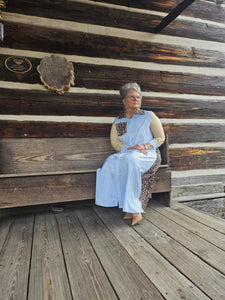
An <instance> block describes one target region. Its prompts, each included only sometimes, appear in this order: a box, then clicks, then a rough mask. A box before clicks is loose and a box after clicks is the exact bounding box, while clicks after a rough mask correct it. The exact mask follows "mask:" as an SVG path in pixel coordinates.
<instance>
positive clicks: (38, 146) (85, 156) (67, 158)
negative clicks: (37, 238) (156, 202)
mask: <svg viewBox="0 0 225 300" xmlns="http://www.w3.org/2000/svg"><path fill="white" fill-rule="evenodd" d="M160 151H161V156H162V164H161V166H160V168H159V170H158V171H157V174H156V178H155V182H154V184H153V188H152V194H153V197H156V198H159V199H160V200H164V201H165V202H166V204H167V205H169V202H170V191H171V172H170V170H169V167H168V142H167V140H166V142H165V143H164V144H163V145H162V146H161V147H160ZM112 153H114V150H113V149H112V146H111V144H110V141H109V138H42V139H37V138H29V139H27V138H20V139H18V138H17V139H14V138H11V139H2V140H1V141H0V173H1V174H0V208H8V207H19V206H28V205H37V204H49V203H60V202H68V201H78V200H87V199H94V198H95V179H96V169H97V168H99V167H101V166H102V164H103V162H104V160H105V158H106V157H107V156H109V155H110V154H112Z"/></svg>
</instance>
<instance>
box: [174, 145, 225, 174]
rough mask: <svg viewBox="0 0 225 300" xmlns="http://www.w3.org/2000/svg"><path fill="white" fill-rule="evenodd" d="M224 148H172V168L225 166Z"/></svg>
mask: <svg viewBox="0 0 225 300" xmlns="http://www.w3.org/2000/svg"><path fill="white" fill-rule="evenodd" d="M224 153H225V149H224V148H221V147H220V148H216V147H211V148H210V147H198V148H178V149H170V167H171V170H174V171H175V170H176V171H182V170H192V169H216V168H225V160H224Z"/></svg>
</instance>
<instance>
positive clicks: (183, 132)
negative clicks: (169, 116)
mask: <svg viewBox="0 0 225 300" xmlns="http://www.w3.org/2000/svg"><path fill="white" fill-rule="evenodd" d="M194 123H195V122H194V120H193V124H168V125H166V124H165V125H164V130H165V131H166V132H167V133H168V134H169V140H170V143H171V144H176V143H178V144H179V143H205V142H223V141H224V140H225V124H222V122H221V124H220V123H219V121H218V124H213V123H212V124H210V120H209V121H208V123H207V120H206V121H205V124H198V122H196V123H195V124H194ZM171 151H172V150H171ZM202 154H204V152H202Z"/></svg>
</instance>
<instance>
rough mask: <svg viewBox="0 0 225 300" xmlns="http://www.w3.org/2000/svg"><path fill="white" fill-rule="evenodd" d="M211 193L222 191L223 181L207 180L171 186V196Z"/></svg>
mask: <svg viewBox="0 0 225 300" xmlns="http://www.w3.org/2000/svg"><path fill="white" fill-rule="evenodd" d="M212 193H215V194H216V193H224V184H223V182H207V183H196V184H192V185H191V184H190V185H179V186H173V191H172V198H173V199H174V198H177V197H182V196H195V195H200V194H201V195H203V194H212Z"/></svg>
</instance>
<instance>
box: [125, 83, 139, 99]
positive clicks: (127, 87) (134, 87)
mask: <svg viewBox="0 0 225 300" xmlns="http://www.w3.org/2000/svg"><path fill="white" fill-rule="evenodd" d="M130 90H135V91H136V92H137V93H138V94H139V95H140V96H141V88H140V85H139V84H137V83H136V82H130V83H126V84H124V85H123V86H122V87H121V88H120V96H121V97H122V99H126V98H127V96H128V93H129V91H130ZM141 97H142V96H141Z"/></svg>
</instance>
